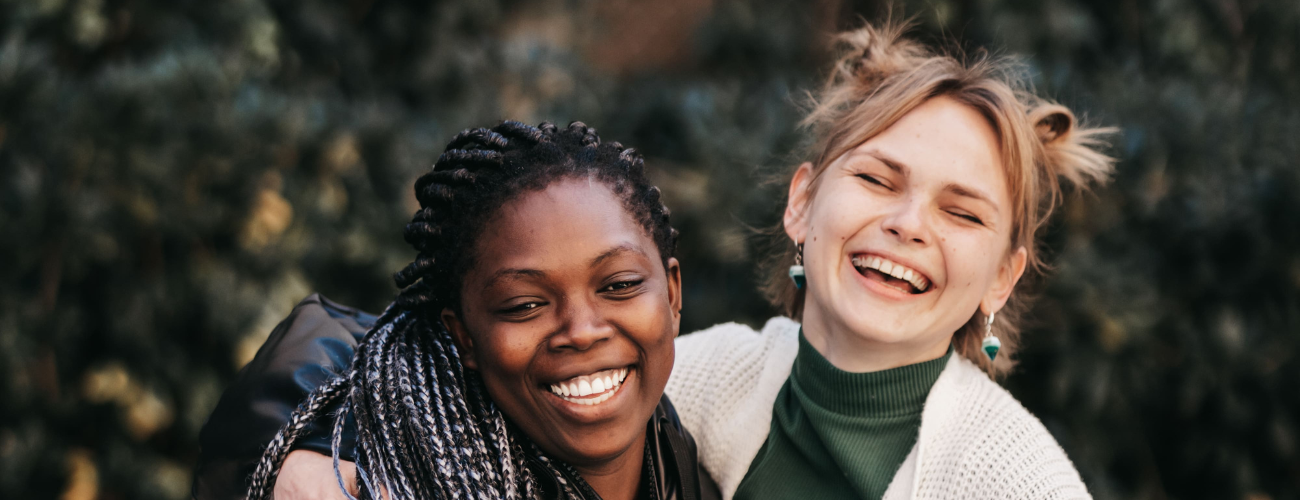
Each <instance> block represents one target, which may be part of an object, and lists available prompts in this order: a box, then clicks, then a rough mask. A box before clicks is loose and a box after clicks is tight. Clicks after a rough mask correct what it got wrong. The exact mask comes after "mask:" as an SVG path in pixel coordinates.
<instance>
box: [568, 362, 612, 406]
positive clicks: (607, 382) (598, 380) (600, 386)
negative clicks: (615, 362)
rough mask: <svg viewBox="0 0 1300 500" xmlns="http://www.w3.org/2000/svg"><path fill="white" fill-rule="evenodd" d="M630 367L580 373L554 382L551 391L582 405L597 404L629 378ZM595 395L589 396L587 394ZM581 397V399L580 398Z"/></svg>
mask: <svg viewBox="0 0 1300 500" xmlns="http://www.w3.org/2000/svg"><path fill="white" fill-rule="evenodd" d="M627 374H628V369H627V368H619V369H616V370H603V371H600V372H597V373H593V374H590V375H580V376H577V377H573V378H572V379H569V380H567V381H565V382H560V383H556V384H552V385H551V387H550V389H551V393H553V394H555V395H556V396H559V397H561V398H563V399H564V400H565V401H569V402H571V403H577V404H581V405H596V404H600V403H603V402H605V401H607V400H609V398H611V397H613V396H614V393H615V392H617V391H615V389H618V387H619V386H621V385H622V384H623V381H624V380H626V379H627ZM593 395H594V396H595V397H587V396H593ZM579 398H581V399H579Z"/></svg>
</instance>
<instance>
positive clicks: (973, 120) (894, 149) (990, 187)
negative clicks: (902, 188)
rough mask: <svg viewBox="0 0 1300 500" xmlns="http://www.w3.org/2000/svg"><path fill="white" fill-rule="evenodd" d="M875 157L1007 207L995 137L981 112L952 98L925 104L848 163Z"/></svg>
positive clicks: (922, 178) (852, 155)
mask: <svg viewBox="0 0 1300 500" xmlns="http://www.w3.org/2000/svg"><path fill="white" fill-rule="evenodd" d="M873 152H878V153H881V154H883V155H885V156H887V157H889V158H892V159H894V160H897V161H898V162H899V163H901V164H903V165H904V166H906V168H907V170H908V174H909V177H911V178H913V179H914V180H916V181H935V182H939V183H945V184H946V183H958V184H965V185H970V186H971V187H977V188H979V189H981V190H983V191H986V192H990V193H996V196H997V198H998V199H999V200H1000V201H1001V203H1003V204H1005V203H1006V202H1007V201H1006V200H1007V188H1006V182H1005V177H1006V176H1005V173H1004V172H1003V167H1002V155H1001V153H1000V141H999V139H998V135H997V133H996V132H995V131H994V129H993V127H992V125H990V124H989V121H988V120H987V119H986V118H985V117H984V116H983V115H981V114H980V113H979V111H976V110H975V109H974V108H971V107H970V106H968V105H965V104H962V103H960V102H958V101H956V100H954V99H952V98H949V97H937V98H934V99H930V100H929V101H926V102H925V103H924V104H922V105H920V106H918V107H917V108H916V109H913V110H912V111H910V112H908V113H907V114H906V115H903V117H902V118H901V119H899V120H898V121H897V122H895V123H894V124H893V125H891V126H890V127H889V128H887V129H885V130H884V131H883V132H881V133H880V134H877V135H876V136H874V137H872V138H871V139H868V140H867V141H866V142H864V143H863V144H862V145H860V146H858V147H857V148H855V149H853V150H852V151H850V152H849V154H848V155H846V156H847V157H848V158H846V159H847V160H848V161H864V160H867V159H868V158H869V157H870V156H872V153H873Z"/></svg>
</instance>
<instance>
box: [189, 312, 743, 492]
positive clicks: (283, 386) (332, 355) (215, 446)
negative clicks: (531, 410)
mask: <svg viewBox="0 0 1300 500" xmlns="http://www.w3.org/2000/svg"><path fill="white" fill-rule="evenodd" d="M376 319H377V318H376V317H375V316H373V315H370V314H366V313H364V312H361V311H358V310H356V309H353V308H351V307H347V306H342V305H339V304H336V303H334V302H332V301H330V300H329V299H326V298H325V297H322V296H320V295H319V294H316V295H312V296H310V297H307V298H306V299H303V301H302V302H300V303H299V304H298V305H297V306H296V307H294V309H293V312H291V313H290V314H289V317H288V318H285V320H284V321H282V322H280V324H279V325H278V326H276V328H275V330H274V331H272V332H271V336H270V337H269V338H268V339H267V340H266V343H265V344H263V345H262V348H261V349H260V350H258V352H257V356H256V357H254V358H253V361H252V362H250V363H249V364H248V366H245V367H244V369H243V370H241V371H240V373H239V376H238V377H237V378H236V380H235V382H234V384H233V385H231V386H230V387H229V388H228V389H226V392H225V393H224V394H222V396H221V400H220V402H218V403H217V407H216V409H215V410H213V412H212V416H210V417H208V422H207V424H206V425H204V426H203V430H202V432H201V433H200V434H199V445H200V452H199V461H198V466H197V468H196V469H195V472H194V484H193V488H192V494H193V495H194V498H196V499H199V500H225V499H236V498H243V495H244V490H245V488H246V485H247V478H248V477H249V476H250V475H251V474H252V472H253V469H254V467H255V466H256V463H257V460H258V458H259V457H260V456H261V454H262V450H263V448H264V447H265V446H266V443H268V442H270V441H271V438H272V437H274V436H275V433H276V432H277V431H278V430H279V429H280V427H281V426H283V425H284V424H285V422H287V421H288V420H289V416H290V415H291V414H292V413H293V410H294V408H296V407H297V405H298V403H299V402H301V401H302V400H304V399H306V397H307V395H308V394H310V393H311V391H312V390H313V389H315V388H316V387H318V386H319V385H320V384H322V383H324V382H325V381H326V380H329V379H330V378H332V377H335V376H338V374H341V373H345V372H346V371H347V368H348V365H349V364H350V363H351V360H352V353H353V350H354V349H355V348H356V345H357V343H358V342H359V341H360V340H361V338H362V337H364V336H365V333H366V331H367V330H368V329H369V328H370V327H371V326H372V325H374V323H375V321H376ZM329 424H330V421H329V420H328V419H324V420H321V421H319V422H315V423H313V427H312V428H311V429H310V430H309V431H308V432H307V434H306V435H305V436H304V437H303V438H302V439H300V440H299V441H298V443H296V444H295V446H294V449H307V450H312V451H316V452H319V453H322V454H326V455H328V454H329V453H330V435H329V430H330V429H329V427H330V425H329ZM646 443H647V448H648V450H647V451H648V453H647V454H648V455H649V457H650V469H648V470H649V471H650V472H651V473H652V474H653V477H654V483H655V484H654V486H655V488H654V490H655V492H656V493H657V495H656V496H657V497H658V499H663V500H712V499H716V498H719V496H720V495H719V494H718V487H717V485H716V484H715V483H714V482H713V479H712V478H710V477H709V475H708V474H707V473H706V472H705V471H704V469H703V468H701V467H700V466H699V461H698V459H697V456H696V448H695V440H694V439H693V438H691V435H690V433H688V432H686V429H684V428H682V424H681V421H680V420H678V418H677V411H676V410H674V409H673V405H672V403H670V402H669V401H668V397H667V396H664V397H663V398H662V399H661V400H660V402H659V406H658V407H656V408H655V412H654V415H653V416H652V417H651V419H650V422H648V423H647V425H646ZM354 444H355V430H354V426H352V425H348V426H345V429H344V435H343V444H342V447H341V448H340V450H339V453H340V456H341V457H342V458H344V459H347V460H353V457H355V448H354ZM530 469H532V470H533V471H534V474H535V476H537V479H538V482H539V485H540V486H541V490H542V491H543V493H544V495H543V496H544V497H546V498H555V497H558V496H559V493H558V492H559V481H558V479H559V478H556V477H554V476H553V475H551V473H549V472H545V471H547V470H549V469H548V468H545V467H530ZM561 474H568V473H566V472H561ZM574 479H576V478H568V480H569V481H570V482H577V481H574ZM329 480H332V478H330V479H329ZM590 495H591V492H588V494H587V495H586V496H590ZM589 500H596V499H595V498H592V499H589Z"/></svg>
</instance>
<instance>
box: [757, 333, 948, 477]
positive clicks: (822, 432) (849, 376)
mask: <svg viewBox="0 0 1300 500" xmlns="http://www.w3.org/2000/svg"><path fill="white" fill-rule="evenodd" d="M951 355H952V350H951V349H949V350H948V353H947V354H944V355H943V356H942V357H940V358H938V359H933V360H930V361H925V362H922V363H917V364H914V365H907V366H900V367H898V368H892V369H889V370H882V371H878V372H870V373H849V372H846V371H843V370H840V369H839V368H836V367H835V366H833V365H831V363H830V362H829V361H827V360H826V358H825V357H823V356H822V355H821V353H819V352H817V350H816V349H814V348H813V347H812V345H810V344H809V343H808V340H807V339H805V338H804V336H803V332H799V353H798V354H797V355H796V356H795V360H794V367H793V368H792V369H791V370H790V378H789V379H786V381H785V385H784V386H782V387H781V392H779V393H778V394H777V396H776V404H775V405H774V406H773V408H772V430H771V432H769V433H768V436H767V442H765V443H763V448H762V449H760V450H759V451H758V456H757V457H754V461H753V462H752V463H750V464H749V472H747V473H746V474H745V478H744V479H743V480H741V482H740V487H739V488H738V489H737V490H736V496H735V498H736V499H737V500H749V499H766V498H854V499H856V498H881V497H883V496H884V495H885V489H886V488H888V487H889V482H890V481H892V480H893V479H894V474H895V473H896V472H898V468H899V466H901V465H903V460H904V459H906V458H907V454H908V453H909V452H911V450H912V446H913V445H914V444H916V437H917V432H918V431H919V429H920V428H921V409H922V408H923V407H924V406H925V397H926V396H927V395H929V394H930V387H931V386H933V385H934V382H935V380H938V379H939V373H940V372H942V371H943V369H944V367H945V366H946V365H947V364H948V357H949V356H951Z"/></svg>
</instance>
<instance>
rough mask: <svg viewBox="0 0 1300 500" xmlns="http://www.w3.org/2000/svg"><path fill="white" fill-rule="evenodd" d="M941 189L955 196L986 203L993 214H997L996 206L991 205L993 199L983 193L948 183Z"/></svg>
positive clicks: (995, 204)
mask: <svg viewBox="0 0 1300 500" xmlns="http://www.w3.org/2000/svg"><path fill="white" fill-rule="evenodd" d="M943 189H944V191H947V192H949V193H952V194H955V195H957V196H964V197H966V198H972V199H975V200H979V201H982V202H984V203H987V204H988V206H989V207H990V208H992V209H993V212H994V213H997V212H998V204H997V203H993V198H991V197H990V196H989V195H987V194H984V192H983V191H980V190H978V189H975V188H972V187H969V186H963V185H961V184H957V183H948V184H947V185H945V186H944V187H943Z"/></svg>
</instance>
